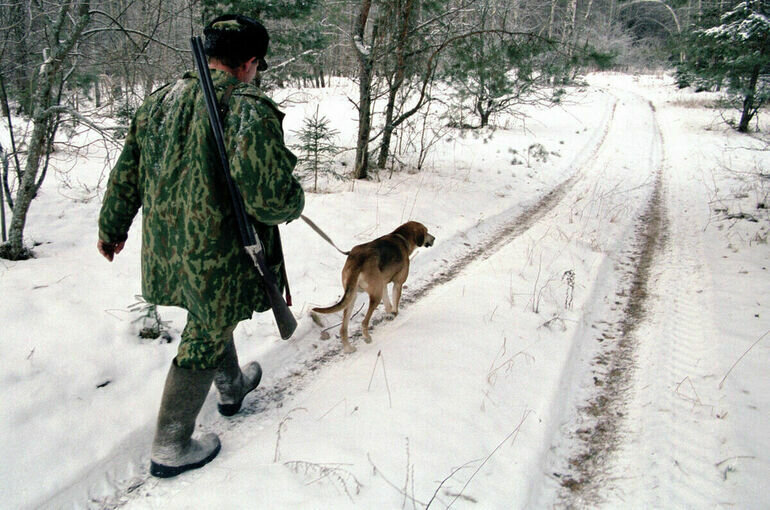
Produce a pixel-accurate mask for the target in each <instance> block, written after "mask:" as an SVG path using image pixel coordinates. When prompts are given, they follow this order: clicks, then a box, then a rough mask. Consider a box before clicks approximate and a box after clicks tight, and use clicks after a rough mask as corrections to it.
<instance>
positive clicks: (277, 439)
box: [273, 407, 307, 462]
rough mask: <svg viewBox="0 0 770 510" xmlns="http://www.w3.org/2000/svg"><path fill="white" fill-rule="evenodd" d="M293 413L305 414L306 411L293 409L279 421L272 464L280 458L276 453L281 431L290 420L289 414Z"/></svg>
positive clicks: (298, 408)
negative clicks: (303, 412) (301, 412)
mask: <svg viewBox="0 0 770 510" xmlns="http://www.w3.org/2000/svg"><path fill="white" fill-rule="evenodd" d="M294 411H305V412H307V409H305V408H304V407H295V408H294V409H292V410H291V411H289V412H288V413H287V414H286V416H285V417H284V419H283V420H281V423H279V424H278V431H277V432H276V436H277V437H276V438H275V454H274V455H273V462H278V459H279V458H280V456H281V455H280V453H279V451H278V450H279V446H280V443H281V430H282V429H283V428H284V426H285V425H286V423H288V422H289V421H290V420H291V419H292V418H291V413H293V412H294Z"/></svg>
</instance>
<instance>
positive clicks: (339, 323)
mask: <svg viewBox="0 0 770 510" xmlns="http://www.w3.org/2000/svg"><path fill="white" fill-rule="evenodd" d="M364 306H366V303H362V304H361V308H359V309H358V311H357V312H356V313H354V314H353V315H351V316H350V318H351V319H352V318H353V317H355V316H356V315H358V312H360V311H361V310H363V309H364ZM341 324H342V322H338V323H337V324H334V325H333V326H329V327H328V328H326V329H322V330H321V332H322V333H323V332H324V331H329V330H330V329H334V328H336V327H337V326H339V325H341Z"/></svg>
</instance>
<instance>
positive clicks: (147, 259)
mask: <svg viewBox="0 0 770 510" xmlns="http://www.w3.org/2000/svg"><path fill="white" fill-rule="evenodd" d="M204 36H205V45H204V47H205V51H206V54H207V55H208V57H209V67H210V68H211V76H212V80H213V82H214V89H215V91H216V94H217V100H218V102H219V105H220V110H221V111H222V113H223V127H224V136H225V145H226V149H227V154H228V157H229V160H230V170H231V173H232V176H233V180H234V181H235V183H236V184H237V185H238V188H239V189H240V191H241V194H242V195H243V200H244V205H245V209H246V212H247V214H248V215H249V217H250V219H252V221H253V222H254V225H255V228H256V231H257V234H258V235H259V238H260V240H261V241H262V244H263V248H264V250H265V256H266V260H267V263H268V265H269V266H270V269H271V270H272V271H273V273H274V275H275V277H276V281H277V282H278V285H279V287H284V286H285V285H286V282H285V281H284V278H283V276H282V275H283V274H284V272H283V271H282V267H281V266H282V264H283V256H282V253H281V250H280V239H279V237H278V227H277V225H278V224H280V223H283V222H286V221H291V220H293V219H296V218H298V217H299V215H300V213H301V212H302V208H303V207H304V203H305V198H304V193H303V191H302V187H301V186H300V184H299V181H297V179H296V178H295V177H294V176H293V175H292V171H293V169H294V165H295V163H296V157H295V156H294V155H293V154H292V153H291V152H290V151H289V150H288V149H287V148H286V146H285V145H284V141H283V130H282V127H281V121H282V119H283V114H282V113H281V112H280V111H279V110H278V108H277V107H276V105H275V103H273V102H272V101H271V100H270V99H269V98H268V97H267V96H265V95H264V94H263V93H262V91H261V90H260V89H259V88H258V87H257V86H255V85H254V84H252V82H253V81H254V79H255V77H256V76H257V75H258V73H259V71H263V70H265V69H267V63H266V62H265V59H264V57H265V54H266V53H267V46H268V42H269V37H268V34H267V30H266V29H265V27H264V26H262V24H260V23H259V22H258V21H256V20H254V19H252V18H249V17H246V16H241V15H233V14H230V15H225V16H220V17H219V18H216V19H215V20H213V21H212V22H211V23H210V24H209V25H207V26H206V28H205V30H204ZM218 164H219V163H218V155H217V152H216V146H215V144H214V140H213V137H212V135H211V130H210V127H209V119H208V115H207V111H206V106H205V102H204V98H203V95H202V91H201V87H200V85H199V83H198V79H197V76H196V74H195V73H192V72H188V73H186V74H185V75H184V76H183V77H182V78H181V79H179V80H177V81H176V82H175V83H172V84H169V85H166V86H165V87H162V88H161V89H159V90H157V91H155V92H153V93H152V94H151V95H150V96H149V97H148V98H147V99H146V100H145V102H144V103H143V104H142V106H141V107H140V108H139V109H138V110H137V112H136V115H135V117H134V119H133V121H132V123H131V127H130V129H129V132H128V136H127V137H126V141H125V146H124V147H123V151H122V153H121V155H120V158H119V159H118V161H117V164H116V165H115V167H114V168H113V170H112V173H111V174H110V179H109V183H108V185H107V191H106V193H105V195H104V202H103V204H102V209H101V214H100V217H99V241H98V246H97V247H98V249H99V252H100V253H101V254H102V255H104V257H105V258H107V260H109V261H112V260H113V257H114V255H116V254H118V253H120V251H121V250H122V249H123V246H124V244H125V240H126V238H127V236H128V229H129V227H130V226H131V223H132V221H133V219H134V216H135V215H136V214H137V212H138V210H139V209H140V208H141V209H142V293H143V296H144V298H145V299H146V300H147V301H148V302H151V303H155V304H158V305H169V306H179V307H182V308H184V309H186V310H187V312H188V315H187V324H186V325H185V328H184V331H183V332H182V340H181V343H180V345H179V349H178V352H177V355H176V357H175V358H174V360H173V362H172V363H171V367H170V369H169V372H168V376H167V378H166V384H165V387H164V390H163V397H162V400H161V405H160V411H159V413H158V424H157V430H156V433H155V438H154V440H153V445H152V453H151V460H152V462H151V466H150V472H151V473H152V474H153V475H154V476H158V477H171V476H176V475H178V474H180V473H183V472H185V471H187V470H189V469H196V468H199V467H201V466H203V465H205V464H206V463H208V462H209V461H211V460H212V459H213V458H214V457H216V455H217V454H218V453H219V449H220V443H219V438H218V437H217V436H216V435H215V434H207V435H204V436H203V437H201V438H198V439H192V433H193V431H194V429H195V420H196V418H197V416H198V413H199V411H200V409H201V407H202V405H203V402H204V400H205V399H206V395H207V394H208V391H209V389H210V387H211V384H212V381H213V383H214V385H215V387H216V388H217V390H218V392H219V402H220V403H219V412H220V413H221V414H223V415H225V416H230V415H233V414H235V413H237V412H238V411H239V410H240V407H241V403H242V401H243V399H244V397H245V396H246V394H247V393H249V392H250V391H252V390H253V389H254V388H256V387H257V385H258V384H259V381H260V379H261V376H262V370H261V368H260V366H259V364H258V363H256V362H253V363H250V364H248V365H246V366H244V367H243V368H241V367H240V366H239V364H238V356H237V353H236V350H235V345H234V343H233V330H234V329H235V327H236V326H237V324H238V322H239V321H241V320H245V319H248V318H250V317H251V315H252V312H253V311H257V312H261V311H265V310H267V309H269V308H270V304H269V301H268V299H267V295H266V293H265V291H264V290H263V288H262V283H261V281H260V279H259V276H258V274H257V272H256V270H255V268H254V265H253V262H252V261H251V259H250V258H249V256H248V255H247V254H246V253H245V252H244V251H243V249H242V247H241V245H240V241H239V239H240V238H239V235H238V227H237V223H236V219H235V212H234V210H233V206H232V203H231V201H230V197H229V195H228V191H227V185H226V183H225V181H224V178H223V177H222V175H221V171H220V170H219V169H218V167H217V165H218Z"/></svg>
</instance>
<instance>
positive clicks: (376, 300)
mask: <svg viewBox="0 0 770 510" xmlns="http://www.w3.org/2000/svg"><path fill="white" fill-rule="evenodd" d="M386 290H387V289H386ZM380 301H382V289H379V292H375V294H369V309H368V310H367V311H366V317H364V320H363V322H362V323H361V329H362V331H363V334H364V342H366V343H368V344H370V343H372V336H371V335H370V334H369V319H371V318H372V314H373V313H374V309H375V308H377V305H379V304H380Z"/></svg>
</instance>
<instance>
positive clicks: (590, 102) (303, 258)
mask: <svg viewBox="0 0 770 510" xmlns="http://www.w3.org/2000/svg"><path fill="white" fill-rule="evenodd" d="M275 95H276V97H277V98H278V99H286V100H287V101H288V102H286V103H285V111H286V113H287V116H286V119H285V131H286V134H287V138H288V141H289V142H290V143H293V142H295V141H296V138H297V135H296V131H297V130H299V129H300V127H301V126H302V122H303V119H304V117H305V116H306V115H310V114H312V113H314V112H315V108H316V106H319V108H320V111H319V115H325V116H326V117H327V118H329V119H331V120H332V121H333V127H334V128H335V129H337V130H338V131H340V133H341V134H340V139H339V141H338V143H341V144H343V145H350V144H352V143H353V140H354V138H355V134H356V130H355V120H354V117H355V113H354V111H353V109H352V106H351V104H350V102H349V101H348V99H347V97H346V95H347V96H350V97H355V88H354V86H352V85H350V84H345V83H335V85H334V87H332V88H329V89H323V90H302V91H297V90H294V91H288V90H282V91H277V93H276V94H275ZM712 99H714V96H709V95H706V94H697V95H696V94H694V93H691V92H689V91H686V90H685V91H680V90H678V89H676V87H675V86H674V84H673V80H672V79H671V78H670V77H667V76H662V75H655V76H652V75H651V76H628V75H621V74H596V75H590V76H588V77H587V85H586V86H585V87H582V88H576V89H574V90H571V91H570V94H569V96H568V98H567V100H566V101H565V102H564V103H563V104H562V105H560V106H557V107H553V108H550V109H547V110H546V109H544V108H542V107H539V108H540V109H535V108H534V107H532V108H529V109H527V110H526V111H525V112H524V113H526V114H528V117H527V121H526V124H522V123H521V122H520V121H515V120H512V119H511V120H506V119H497V122H498V124H499V125H502V126H505V127H504V128H501V129H485V130H480V131H477V132H462V131H459V130H446V132H444V133H443V138H442V140H441V141H440V142H439V143H438V144H437V145H436V146H435V147H434V148H433V150H432V152H431V153H430V156H429V158H428V161H427V162H426V164H425V166H424V167H423V168H422V170H421V171H415V170H413V169H412V170H409V169H408V168H407V169H402V170H399V171H395V172H390V171H389V170H385V171H381V172H380V173H379V175H378V176H377V177H376V178H375V179H374V180H372V181H367V182H354V183H351V182H349V181H347V182H326V183H324V187H325V188H324V189H325V191H324V192H323V193H318V194H308V195H307V206H306V209H305V214H306V215H307V216H309V217H310V218H312V219H313V221H315V222H316V223H317V224H318V225H319V226H321V227H322V228H323V229H324V230H325V231H326V232H327V233H328V234H329V235H330V237H331V238H332V239H334V241H335V242H336V243H337V244H338V245H339V246H340V247H341V248H343V249H349V248H350V247H351V246H353V245H354V244H358V243H361V242H364V241H367V240H370V239H373V238H374V237H377V236H379V235H382V234H385V233H387V232H389V231H391V230H392V229H394V228H395V227H397V226H398V225H399V224H401V223H403V222H404V221H407V220H410V219H412V220H417V221H420V222H422V223H424V224H425V225H426V226H427V227H428V229H429V230H430V232H431V233H432V234H433V235H435V236H436V244H435V246H434V247H432V248H427V249H420V250H418V252H417V253H416V255H415V257H414V258H413V260H412V263H411V274H410V276H409V279H408V280H407V284H406V288H405V297H404V299H405V302H404V303H403V306H402V309H401V312H400V313H399V315H398V316H397V317H395V318H393V319H392V320H388V319H385V318H384V316H385V314H384V311H383V310H382V307H380V309H379V310H378V311H377V312H376V313H375V321H374V322H375V325H374V327H373V330H372V335H373V342H372V343H371V344H366V343H364V342H363V341H362V339H361V337H360V336H357V337H356V338H354V339H353V345H354V346H355V347H356V348H357V351H356V352H355V353H353V354H349V355H346V354H342V353H341V351H340V346H339V343H340V342H339V339H338V338H336V337H335V335H336V333H337V331H338V328H337V327H332V328H331V329H329V333H331V339H328V340H322V339H321V328H320V327H319V326H317V325H316V324H314V322H313V321H312V319H311V317H310V316H309V309H310V308H311V307H313V306H318V305H327V304H330V303H332V302H335V301H336V299H337V298H338V297H339V295H340V294H341V286H340V283H339V275H340V270H341V268H342V265H343V263H344V257H343V256H341V255H340V254H338V253H337V252H336V251H335V250H334V249H333V248H332V247H331V246H329V245H328V244H326V243H325V241H323V240H322V239H321V238H320V237H318V236H317V235H316V234H315V233H314V232H313V231H312V230H311V229H310V228H308V227H307V225H305V224H304V223H302V222H299V221H295V222H292V223H290V224H288V225H286V226H284V227H282V233H283V237H284V249H285V252H286V254H287V266H288V271H289V276H290V279H291V283H292V293H293V297H294V306H293V311H294V314H295V315H296V316H297V318H298V322H299V327H298V330H297V332H296V333H295V335H294V337H293V338H292V339H291V340H290V341H288V342H286V341H282V340H281V339H280V338H279V336H278V333H277V330H276V328H275V326H274V324H273V323H272V316H271V315H270V314H259V315H256V316H255V317H254V318H253V319H252V320H250V321H246V322H243V323H241V325H239V327H238V329H237V330H236V332H235V338H236V345H237V347H238V350H239V355H240V357H241V360H242V361H243V362H245V361H249V360H252V359H257V360H259V361H260V363H261V364H262V366H263V369H264V370H265V377H264V379H263V382H262V384H261V386H260V388H259V389H258V390H257V391H256V392H255V395H254V396H250V397H249V398H248V399H247V400H246V403H245V409H244V411H243V412H242V414H240V415H236V417H234V418H229V419H228V418H223V417H221V416H219V415H218V414H217V411H216V396H215V394H214V393H215V392H213V391H212V393H211V394H210V395H209V398H208V400H207V402H206V404H205V405H204V408H203V410H202V411H201V414H200V416H199V419H198V424H199V429H200V430H202V431H215V432H217V433H218V434H219V435H220V438H221V439H222V443H223V449H222V452H221V453H220V455H219V456H218V457H217V458H216V459H215V460H214V461H213V462H212V463H211V464H209V465H208V466H206V467H205V468H203V469H200V470H197V471H194V472H190V473H186V474H184V475H182V476H180V477H177V478H175V479H171V480H157V479H152V478H148V476H147V465H148V463H149V445H150V442H151V440H152V434H153V431H154V420H155V417H156V413H157V408H158V405H159V402H160V393H161V390H162V386H163V381H164V378H165V375H166V371H167V369H168V365H169V363H170V361H171V359H172V358H173V357H174V355H175V352H176V348H177V345H178V342H179V336H180V333H181V330H182V328H183V327H184V321H185V314H184V312H183V311H181V310H178V309H175V308H167V307H161V308H160V315H161V317H162V318H163V320H165V321H169V334H170V336H171V339H172V341H171V342H170V343H166V342H163V341H161V340H144V339H140V338H139V337H138V329H139V327H140V325H139V323H138V322H136V319H138V318H139V317H138V314H137V313H136V312H131V311H130V310H129V308H130V307H131V305H133V304H134V303H135V302H136V301H137V298H136V297H135V295H136V294H138V293H139V285H140V283H139V248H140V246H139V245H140V239H139V232H138V222H135V228H134V229H132V231H131V233H130V235H129V239H128V242H127V244H126V248H125V250H124V251H123V252H122V253H121V254H120V255H118V256H117V257H116V259H115V262H113V263H112V264H110V263H108V262H106V261H105V260H104V259H103V258H101V257H100V256H99V255H98V253H97V251H96V248H95V244H96V220H97V216H98V211H99V206H100V195H99V194H98V193H95V192H94V191H93V190H95V189H97V185H98V184H99V182H102V184H103V177H104V175H103V168H104V157H105V154H104V152H103V151H102V152H99V149H100V148H99V146H93V147H92V150H91V151H90V154H89V155H88V156H87V157H81V158H80V159H78V160H77V161H73V160H72V155H68V154H64V153H59V154H57V155H56V165H57V168H58V170H59V171H58V172H54V173H52V174H51V175H50V176H49V178H48V180H47V181H46V183H45V184H44V186H43V188H42V190H41V191H40V193H39V195H38V197H37V198H36V200H35V201H34V202H33V205H32V209H31V216H30V219H29V221H28V230H27V241H28V242H36V243H40V244H39V245H38V246H36V248H35V251H36V253H37V258H36V259H33V260H29V261H24V262H9V261H1V260H0V300H1V301H0V302H1V303H2V306H0V324H1V325H2V328H1V329H0V344H1V345H2V352H3V356H2V357H0V400H1V401H2V402H3V405H2V408H0V438H2V439H0V457H2V458H3V459H4V462H3V464H2V467H0V501H3V503H2V506H4V507H7V508H41V507H42V508H114V507H118V506H120V507H125V508H164V509H166V508H251V507H254V506H258V505H262V506H268V507H269V508H292V509H294V508H335V509H338V508H425V507H426V505H430V507H432V508H434V507H442V508H446V507H450V506H451V507H453V508H548V507H553V506H570V503H571V504H574V505H578V506H580V505H585V506H590V507H603V508H621V507H622V508H721V507H727V506H732V507H737V508H757V509H759V508H767V507H768V506H769V505H770V491H768V490H767V480H770V444H769V442H770V440H769V439H768V435H767V433H766V430H767V429H766V427H767V421H768V416H769V415H768V410H769V409H770V392H769V391H768V390H769V389H770V380H768V377H767V368H766V367H767V366H768V353H769V352H770V338H767V337H764V338H762V336H763V335H764V334H766V333H767V332H768V331H769V330H770V313H768V312H767V303H765V301H766V298H765V296H767V295H770V278H768V274H767V272H768V269H767V267H768V265H769V264H770V260H768V258H769V257H768V255H769V252H768V245H767V236H768V228H769V226H770V222H769V221H768V220H770V217H768V213H767V208H766V207H767V198H768V197H767V194H768V187H769V186H770V180H768V178H767V174H768V173H770V171H769V170H768V168H770V152H768V151H767V150H760V149H761V148H763V147H765V146H764V145H763V143H762V142H761V140H760V139H759V138H758V137H750V136H746V135H739V134H738V133H735V132H734V131H731V130H729V129H728V128H727V127H726V126H724V124H723V122H722V115H724V114H725V112H721V111H719V110H716V109H713V108H711V106H710V101H711V100H712ZM727 114H728V115H729V112H728V113H727ZM435 127H438V125H435ZM0 136H2V137H3V138H2V140H0V141H2V143H3V145H6V143H5V142H6V139H5V137H7V133H5V132H0ZM535 143H539V144H542V145H543V147H545V149H546V151H547V153H548V157H547V158H546V159H536V158H534V157H531V158H529V162H528V163H529V164H527V157H526V156H527V148H528V147H530V146H531V145H532V144H535ZM406 145H407V144H406V141H404V144H403V146H406ZM765 149H766V147H765ZM514 151H515V152H514ZM409 158H410V156H409V154H405V155H404V159H405V160H406V161H407V163H408V162H409ZM514 158H517V159H518V160H520V161H519V163H518V164H512V160H513V159H514ZM340 161H341V162H344V163H346V164H347V167H342V166H341V168H347V169H350V168H351V165H352V153H350V152H347V153H345V154H343V155H342V156H341V157H340ZM655 190H658V191H659V192H660V196H661V197H662V198H661V203H660V207H661V210H662V211H663V212H662V214H663V216H664V217H665V220H666V221H665V232H664V234H663V239H664V242H663V243H662V244H661V246H660V248H659V249H657V250H656V251H655V254H654V257H653V262H652V265H651V268H650V271H649V279H648V283H647V299H646V301H645V302H644V308H645V313H644V314H643V315H642V318H641V320H639V323H638V324H636V325H635V327H634V328H633V330H632V332H631V333H630V335H631V336H632V337H633V338H632V339H633V341H634V342H635V343H634V345H635V346H636V347H635V350H634V356H633V362H632V364H631V365H630V366H629V367H628V370H627V374H628V384H627V386H628V388H629V389H628V391H626V392H623V393H622V394H621V395H619V396H618V399H619V404H618V405H619V406H621V407H619V409H622V419H621V420H620V422H619V433H618V434H617V436H616V437H615V441H614V443H613V444H608V445H606V452H607V455H606V459H605V460H604V463H603V469H602V470H601V471H600V472H596V473H594V474H593V475H594V478H593V479H592V482H595V485H596V486H597V487H598V489H597V490H596V491H594V492H591V493H585V492H580V491H573V490H571V489H569V488H568V487H567V484H566V483H565V480H567V479H569V478H570V477H572V478H575V477H577V476H578V471H577V470H576V469H575V468H574V466H570V462H569V461H570V459H574V458H575V457H576V455H579V453H580V451H581V448H582V447H581V444H582V443H581V441H582V439H581V434H580V433H578V430H579V429H581V428H584V429H585V428H590V427H592V426H594V425H595V421H596V420H595V419H594V418H593V417H592V416H590V415H589V414H587V413H586V412H585V411H584V409H585V407H586V403H587V402H589V401H590V400H591V399H592V398H593V397H594V396H595V395H596V392H597V391H598V389H599V388H600V386H597V384H598V382H601V381H604V379H603V378H604V377H607V374H606V373H604V371H603V368H602V366H601V364H597V362H596V360H597V359H601V356H602V355H606V354H608V353H611V352H612V351H613V349H614V348H615V345H616V339H615V338H614V337H615V336H616V333H615V331H617V330H618V328H619V327H620V326H621V325H623V324H624V322H623V321H624V318H627V314H626V311H625V310H626V308H625V307H626V304H627V300H628V289H629V288H630V285H631V280H632V276H633V271H634V270H635V268H636V267H637V265H638V263H637V258H638V257H637V256H636V254H637V252H638V250H639V244H640V243H643V242H644V237H643V236H640V234H639V229H640V227H643V226H644V225H645V221H644V220H642V219H641V217H642V215H643V214H644V213H645V211H647V210H648V208H649V204H650V199H651V198H650V197H651V196H653V192H654V191H655ZM552 191H553V193H550V192H552ZM549 193H550V194H549ZM758 204H764V205H763V206H762V207H760V208H758ZM752 219H754V220H757V221H752ZM570 272H571V274H572V275H573V276H572V277H573V278H574V279H573V280H571V279H570V276H569V275H570ZM570 281H572V283H570ZM364 301H365V300H364V298H363V297H362V296H360V297H359V300H358V306H362V305H363V304H364ZM362 315H363V311H362V312H361V313H360V314H359V315H358V316H356V317H355V318H354V320H353V323H352V330H353V331H357V330H360V328H359V324H360V320H361V316H362ZM323 318H324V320H325V321H326V322H327V324H328V326H333V325H334V324H336V323H337V322H338V320H339V318H338V317H337V316H336V315H328V316H324V317H323ZM768 336H770V335H768ZM597 340H601V341H597ZM589 485H590V484H589Z"/></svg>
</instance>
